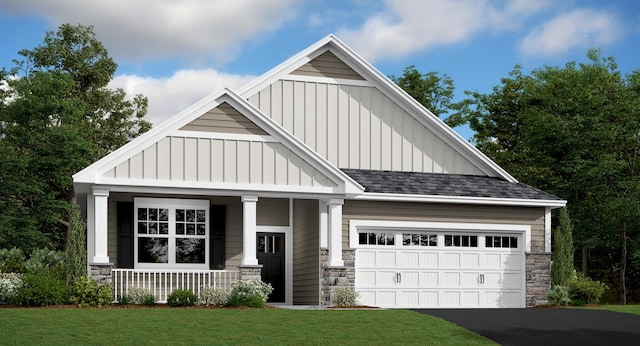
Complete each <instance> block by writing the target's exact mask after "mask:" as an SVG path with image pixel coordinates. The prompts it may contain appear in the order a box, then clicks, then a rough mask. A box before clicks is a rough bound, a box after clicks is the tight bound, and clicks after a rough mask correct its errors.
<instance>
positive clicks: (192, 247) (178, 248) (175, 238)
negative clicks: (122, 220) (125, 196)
mask: <svg viewBox="0 0 640 346" xmlns="http://www.w3.org/2000/svg"><path fill="white" fill-rule="evenodd" d="M134 210H135V211H134V219H135V223H134V232H135V246H134V258H135V267H136V268H140V269H152V268H165V269H168V268H176V269H208V268H209V222H210V218H211V217H210V211H209V201H207V200H196V199H173V198H135V199H134Z"/></svg>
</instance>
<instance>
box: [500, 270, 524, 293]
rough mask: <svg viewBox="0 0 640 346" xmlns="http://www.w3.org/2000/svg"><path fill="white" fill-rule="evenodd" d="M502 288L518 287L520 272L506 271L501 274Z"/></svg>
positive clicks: (520, 283)
mask: <svg viewBox="0 0 640 346" xmlns="http://www.w3.org/2000/svg"><path fill="white" fill-rule="evenodd" d="M502 277H503V280H502V288H504V289H518V288H519V287H520V285H522V274H521V273H520V272H507V273H504V274H502Z"/></svg>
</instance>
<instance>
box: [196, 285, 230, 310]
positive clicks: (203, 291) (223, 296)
mask: <svg viewBox="0 0 640 346" xmlns="http://www.w3.org/2000/svg"><path fill="white" fill-rule="evenodd" d="M228 300H229V291H227V290H225V289H224V288H220V287H211V286H202V287H201V288H200V294H198V305H205V306H210V305H213V306H221V305H225V304H227V301H228Z"/></svg>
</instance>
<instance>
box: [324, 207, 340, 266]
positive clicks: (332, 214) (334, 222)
mask: <svg viewBox="0 0 640 346" xmlns="http://www.w3.org/2000/svg"><path fill="white" fill-rule="evenodd" d="M327 204H328V207H329V210H328V211H329V266H331V267H342V266H344V260H343V259H342V205H343V204H344V200H342V199H331V200H329V201H328V202H327Z"/></svg>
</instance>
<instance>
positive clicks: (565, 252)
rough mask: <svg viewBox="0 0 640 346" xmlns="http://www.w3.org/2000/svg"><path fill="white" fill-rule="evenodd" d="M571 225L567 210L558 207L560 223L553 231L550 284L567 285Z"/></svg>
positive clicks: (571, 240)
mask: <svg viewBox="0 0 640 346" xmlns="http://www.w3.org/2000/svg"><path fill="white" fill-rule="evenodd" d="M572 233H573V226H571V219H570V218H569V211H567V208H566V207H564V208H562V209H560V225H559V226H558V227H557V228H556V229H555V232H554V233H553V245H554V251H553V255H552V261H551V284H552V285H555V286H559V287H564V286H566V285H567V281H568V280H569V279H570V278H571V274H572V272H573V236H572Z"/></svg>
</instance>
